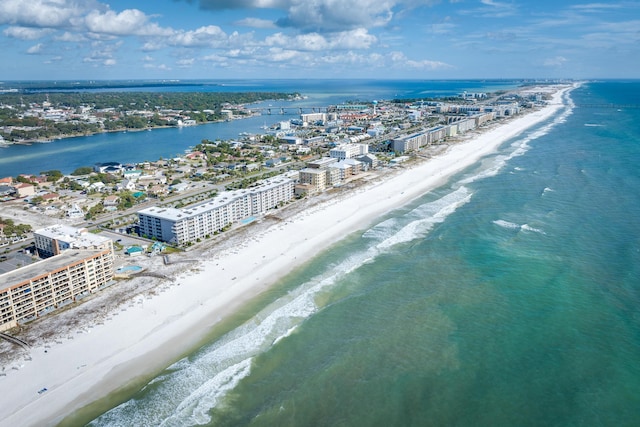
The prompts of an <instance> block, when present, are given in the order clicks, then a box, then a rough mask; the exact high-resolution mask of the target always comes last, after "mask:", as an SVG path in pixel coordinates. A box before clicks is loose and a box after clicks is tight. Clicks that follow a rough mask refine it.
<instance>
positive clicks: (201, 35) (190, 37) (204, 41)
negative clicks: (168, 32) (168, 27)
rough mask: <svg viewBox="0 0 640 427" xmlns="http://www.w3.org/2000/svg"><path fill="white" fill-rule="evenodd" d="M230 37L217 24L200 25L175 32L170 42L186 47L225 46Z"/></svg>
mask: <svg viewBox="0 0 640 427" xmlns="http://www.w3.org/2000/svg"><path fill="white" fill-rule="evenodd" d="M228 40H229V37H228V36H227V34H226V33H225V32H224V31H222V29H221V28H220V27H218V26H216V25H208V26H206V27H200V28H198V29H196V30H193V31H178V32H176V33H174V34H173V35H172V36H171V37H170V38H169V40H168V42H169V43H170V44H172V45H174V46H185V47H207V46H210V47H223V46H225V45H226V44H227V42H228Z"/></svg>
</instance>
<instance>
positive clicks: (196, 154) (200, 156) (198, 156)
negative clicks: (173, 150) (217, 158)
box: [185, 151, 207, 160]
mask: <svg viewBox="0 0 640 427" xmlns="http://www.w3.org/2000/svg"><path fill="white" fill-rule="evenodd" d="M185 157H186V158H187V159H189V160H204V159H206V158H207V156H206V155H205V154H204V153H203V152H202V151H192V152H191V153H189V154H187V155H186V156H185Z"/></svg>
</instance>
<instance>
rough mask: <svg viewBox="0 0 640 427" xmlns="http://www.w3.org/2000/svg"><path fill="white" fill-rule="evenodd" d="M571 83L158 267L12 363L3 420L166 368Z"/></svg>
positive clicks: (491, 145)
mask: <svg viewBox="0 0 640 427" xmlns="http://www.w3.org/2000/svg"><path fill="white" fill-rule="evenodd" d="M555 89H558V88H555ZM570 89H571V87H567V86H564V87H563V88H561V89H560V90H558V91H556V92H555V93H554V95H553V99H552V101H550V103H549V104H548V105H547V106H546V107H544V108H541V109H538V110H536V111H533V112H531V113H528V114H526V115H522V116H520V117H516V118H512V119H510V120H508V121H506V122H505V123H504V124H500V125H498V126H492V127H490V128H489V129H487V130H485V131H479V132H478V133H474V134H473V135H472V137H469V138H467V139H465V140H464V141H463V142H460V143H458V144H455V145H452V146H451V147H449V148H448V149H446V150H444V151H443V152H442V153H441V154H438V155H436V156H434V157H433V158H431V159H429V160H427V161H420V162H412V163H410V164H407V165H405V166H401V167H400V168H399V170H398V171H397V172H395V173H393V174H390V175H389V176H388V177H385V179H371V180H370V181H368V182H365V183H363V184H362V185H359V186H358V187H357V188H355V189H353V190H347V191H344V192H341V193H340V194H338V195H337V196H336V197H334V198H330V199H327V200H326V201H324V202H322V203H318V204H316V205H313V206H311V207H310V208H309V209H306V210H303V211H301V212H299V213H297V214H293V215H289V216H286V215H285V216H283V217H282V221H272V222H270V223H269V226H268V227H266V226H265V227H259V226H258V227H254V228H253V230H254V231H252V233H254V234H253V235H252V236H251V237H250V238H249V239H245V240H244V241H243V242H242V243H241V244H240V245H238V246H237V247H227V248H225V249H224V250H222V251H219V250H209V251H200V252H195V251H194V252H193V253H186V254H184V255H182V256H183V257H184V258H194V256H195V255H198V254H202V255H203V256H202V260H200V261H198V262H197V263H193V262H192V263H190V264H188V263H185V264H182V267H181V268H180V267H177V264H176V266H173V269H169V270H168V271H167V272H165V271H161V270H159V272H160V273H163V274H169V275H171V276H172V280H165V281H164V282H163V284H162V285H161V286H158V288H157V289H158V292H155V294H154V295H149V294H144V293H142V292H140V293H139V294H137V295H136V296H135V297H134V298H133V299H132V300H130V303H129V304H127V305H125V306H122V307H120V308H118V309H117V310H116V311H112V312H110V313H107V315H106V316H105V318H104V320H101V321H99V322H96V323H94V324H86V325H82V326H80V327H78V328H77V330H75V332H74V333H73V334H71V333H70V334H67V335H66V336H65V337H64V338H62V339H56V340H54V341H52V342H50V343H49V344H46V345H45V344H43V345H37V346H33V347H31V349H30V352H29V356H28V357H25V358H21V359H20V360H17V361H15V362H14V363H12V364H11V365H9V366H5V367H4V369H3V371H2V374H4V375H2V376H0V392H1V394H2V399H1V400H0V426H17V425H20V426H46V425H55V424H57V423H59V422H60V421H61V420H62V419H63V418H64V417H66V416H68V415H69V414H71V413H73V412H74V411H76V410H78V409H79V408H82V407H83V406H86V405H88V404H90V403H91V402H93V401H95V400H97V399H99V398H101V397H104V396H105V395H107V394H108V393H110V392H113V391H115V390H117V389H118V388H120V387H122V386H123V385H124V384H125V383H127V382H128V381H130V380H131V379H133V378H136V377H140V376H143V377H145V376H151V375H152V374H154V373H156V372H158V371H160V370H162V369H163V368H165V367H166V366H168V365H169V364H171V363H172V362H174V361H175V360H176V358H179V357H180V356H181V355H182V354H184V353H185V352H186V351H188V350H189V349H192V348H193V347H194V346H196V345H197V344H198V343H199V342H201V341H202V339H203V338H204V337H205V336H206V335H207V333H208V332H209V331H210V330H211V327H212V326H213V325H215V324H216V323H217V322H219V321H220V320H221V319H224V318H225V317H226V316H228V315H229V314H231V313H233V312H234V311H235V310H237V309H238V308H239V307H241V306H242V305H243V304H244V303H246V302H247V301H248V300H250V299H251V298H254V297H255V296H256V295H258V294H260V293H261V292H263V291H264V290H265V289H268V288H269V287H270V286H272V285H273V284H274V283H276V282H277V281H278V280H279V279H280V278H282V277H283V276H284V275H285V274H287V273H289V272H290V271H291V270H292V269H294V268H296V267H298V266H300V265H302V264H303V263H305V262H306V261H308V260H309V259H310V258H312V257H313V256H315V255H316V254H318V253H319V252H320V251H322V250H324V249H327V248H328V247H330V246H331V245H332V244H334V243H335V242H337V241H339V240H340V239H342V238H343V237H345V236H347V235H349V234H351V233H353V232H356V231H358V230H362V229H364V228H365V227H367V226H368V225H370V224H372V222H373V221H374V220H375V219H376V218H378V217H380V216H381V215H383V214H385V213H386V212H389V211H390V210H392V209H395V208H398V207H400V206H402V205H404V204H406V203H408V202H410V201H411V200H413V199H415V198H417V197H419V196H421V195H423V194H425V193H426V192H428V191H430V190H431V189H434V188H437V187H438V186H439V185H441V184H442V183H443V182H445V181H446V179H447V178H448V177H450V176H451V175H453V174H455V173H457V172H459V171H461V170H463V169H464V168H466V167H467V166H469V165H471V164H473V163H475V162H476V161H477V160H478V159H480V158H481V157H483V156H485V155H488V154H490V153H492V152H495V150H496V149H497V148H498V147H499V146H500V145H501V144H502V143H504V142H505V141H506V140H508V139H510V138H512V137H514V136H516V135H518V134H519V133H521V132H523V131H524V130H526V129H528V128H530V127H531V126H533V125H535V124H537V123H539V122H541V121H544V120H546V119H548V118H550V117H552V116H553V115H554V113H556V112H557V111H558V109H559V108H560V107H561V105H562V96H563V94H564V93H565V92H566V91H568V90H570ZM274 214H275V215H277V214H278V212H274ZM258 225H259V224H258ZM248 229H249V230H252V228H248ZM158 260H159V261H161V260H160V259H158ZM161 264H162V263H161V262H160V265H161ZM194 265H195V267H194ZM134 280H138V279H134ZM145 280H147V281H149V280H152V279H149V278H146V279H145ZM117 286H120V285H117ZM134 289H135V288H134ZM42 321H43V322H46V321H47V319H43V320H42ZM44 389H46V391H43V390H44Z"/></svg>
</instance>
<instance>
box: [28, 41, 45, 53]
mask: <svg viewBox="0 0 640 427" xmlns="http://www.w3.org/2000/svg"><path fill="white" fill-rule="evenodd" d="M43 48H44V45H43V44H42V43H38V44H36V45H33V46H31V47H30V48H29V49H27V53H28V54H29V55H37V54H39V53H42V49H43Z"/></svg>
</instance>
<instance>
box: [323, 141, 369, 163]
mask: <svg viewBox="0 0 640 427" xmlns="http://www.w3.org/2000/svg"><path fill="white" fill-rule="evenodd" d="M368 153H369V144H341V145H338V146H337V147H335V148H332V149H331V150H330V151H329V156H330V157H332V158H334V159H338V160H344V159H352V158H354V157H358V156H364V155H365V154H368Z"/></svg>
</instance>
